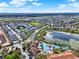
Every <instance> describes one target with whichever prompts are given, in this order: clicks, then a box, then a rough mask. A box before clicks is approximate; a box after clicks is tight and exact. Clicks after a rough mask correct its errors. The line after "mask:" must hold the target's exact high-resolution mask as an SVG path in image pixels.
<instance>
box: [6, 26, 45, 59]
mask: <svg viewBox="0 0 79 59" xmlns="http://www.w3.org/2000/svg"><path fill="white" fill-rule="evenodd" d="M7 27H8V29H10V30H11V31H12V33H13V34H14V35H15V36H16V37H17V38H18V39H19V40H20V41H22V38H21V36H20V35H19V34H18V33H16V32H15V31H14V30H13V29H12V28H11V27H9V26H8V25H7ZM43 28H45V27H42V28H40V29H38V30H35V31H34V33H32V35H31V36H30V37H29V38H28V39H27V40H26V41H24V42H21V43H16V44H14V45H13V46H14V47H18V48H20V49H21V53H22V54H23V55H24V56H26V59H29V56H28V54H27V53H26V52H23V49H22V43H25V42H30V41H32V40H34V39H35V36H36V34H37V33H38V32H39V31H40V30H41V29H43ZM32 59H34V58H32Z"/></svg>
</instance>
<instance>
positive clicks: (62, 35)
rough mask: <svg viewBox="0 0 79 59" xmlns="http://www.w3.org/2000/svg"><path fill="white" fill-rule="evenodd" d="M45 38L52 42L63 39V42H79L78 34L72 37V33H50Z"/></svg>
mask: <svg viewBox="0 0 79 59" xmlns="http://www.w3.org/2000/svg"><path fill="white" fill-rule="evenodd" d="M45 38H46V39H50V40H52V39H61V40H66V41H69V40H70V39H75V40H79V35H78V34H75V35H72V34H70V33H63V32H50V33H47V35H46V36H45Z"/></svg>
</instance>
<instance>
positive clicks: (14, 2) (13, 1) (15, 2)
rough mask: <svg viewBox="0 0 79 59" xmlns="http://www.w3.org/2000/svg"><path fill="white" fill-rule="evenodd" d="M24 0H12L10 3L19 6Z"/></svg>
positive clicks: (22, 4)
mask: <svg viewBox="0 0 79 59" xmlns="http://www.w3.org/2000/svg"><path fill="white" fill-rule="evenodd" d="M25 2H26V0H12V1H11V2H10V4H12V5H14V6H16V7H21V6H24V5H25Z"/></svg>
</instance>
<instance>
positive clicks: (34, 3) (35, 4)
mask: <svg viewBox="0 0 79 59" xmlns="http://www.w3.org/2000/svg"><path fill="white" fill-rule="evenodd" d="M32 5H34V6H42V4H41V3H37V2H33V3H32Z"/></svg>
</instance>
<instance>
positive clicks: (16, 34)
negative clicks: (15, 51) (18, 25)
mask: <svg viewBox="0 0 79 59" xmlns="http://www.w3.org/2000/svg"><path fill="white" fill-rule="evenodd" d="M7 28H8V29H10V30H11V32H12V33H13V34H14V35H15V36H16V37H17V38H18V39H19V40H20V41H22V38H21V36H20V35H19V34H18V33H16V32H15V31H14V30H13V29H12V28H11V27H9V26H8V25H7Z"/></svg>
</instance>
